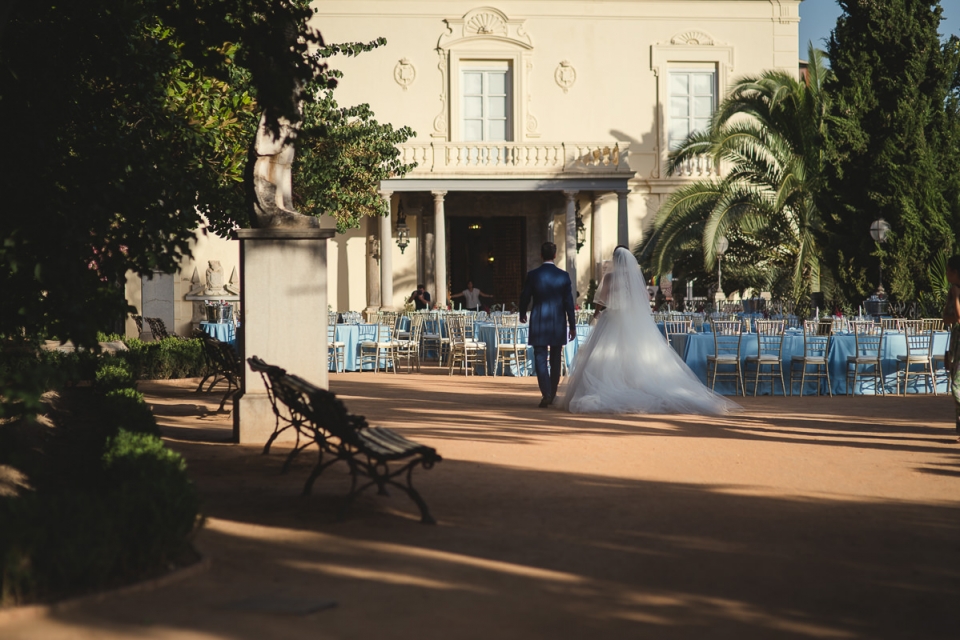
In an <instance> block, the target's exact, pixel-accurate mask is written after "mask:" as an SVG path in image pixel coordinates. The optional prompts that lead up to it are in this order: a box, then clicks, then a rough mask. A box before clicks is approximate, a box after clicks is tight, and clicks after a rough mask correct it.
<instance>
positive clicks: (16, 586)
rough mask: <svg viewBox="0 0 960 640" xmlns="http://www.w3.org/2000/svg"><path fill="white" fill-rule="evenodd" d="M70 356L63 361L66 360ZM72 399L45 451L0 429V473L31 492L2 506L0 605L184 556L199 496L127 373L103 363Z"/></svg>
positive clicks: (111, 361) (156, 568) (116, 579)
mask: <svg viewBox="0 0 960 640" xmlns="http://www.w3.org/2000/svg"><path fill="white" fill-rule="evenodd" d="M68 355H70V354H68ZM92 377H93V379H94V385H93V387H92V388H80V389H73V390H71V391H70V392H69V394H70V398H71V400H72V402H73V406H71V422H70V424H67V425H58V426H57V428H56V429H55V430H54V437H53V438H48V439H45V440H44V441H43V445H42V446H43V451H42V454H41V455H35V456H25V455H22V454H23V453H24V451H25V450H26V449H29V448H30V447H31V446H34V445H35V444H36V443H35V442H34V443H30V442H28V441H26V440H24V441H20V442H18V441H17V440H16V438H15V437H13V436H12V435H11V434H12V431H11V430H10V429H9V425H0V445H3V446H2V447H0V464H10V465H13V466H16V467H17V468H19V469H20V470H21V471H23V472H24V473H26V474H27V476H28V477H29V480H30V484H31V485H32V488H31V489H30V490H25V491H22V492H21V493H20V495H18V496H6V497H0V523H2V526H0V604H9V603H20V602H24V601H36V600H46V599H53V598H57V597H62V596H65V595H70V594H76V593H83V592H85V591H89V590H93V589H97V588H103V587H109V586H113V585H117V584H122V583H125V582H129V581H131V580H136V579H142V578H144V577H147V576H149V575H153V574H158V573H160V572H162V571H164V570H166V569H167V568H168V566H169V565H170V563H171V562H176V561H177V560H179V559H180V558H182V557H184V554H187V553H191V550H190V544H189V541H190V536H191V534H192V532H193V531H194V530H195V529H196V528H197V526H198V525H199V523H200V516H199V510H200V503H199V496H198V494H197V490H196V488H195V487H194V485H193V483H192V482H191V481H190V480H189V478H188V477H187V475H186V464H185V462H184V461H183V458H181V457H180V455H179V454H177V453H175V452H173V451H171V450H169V449H167V448H166V447H165V446H164V444H163V441H162V440H160V438H159V429H158V428H157V423H156V420H155V419H154V417H153V415H152V413H151V412H150V409H149V407H147V405H146V404H145V403H144V401H143V396H142V395H141V394H140V393H139V392H137V391H136V389H134V388H133V386H132V385H134V384H135V381H134V376H133V375H131V370H130V367H129V364H128V363H127V362H126V361H125V360H122V359H120V358H110V357H107V358H104V359H103V360H102V361H101V362H100V365H99V368H98V369H97V370H96V371H95V372H94V373H93V376H92Z"/></svg>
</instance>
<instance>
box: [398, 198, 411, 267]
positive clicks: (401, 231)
mask: <svg viewBox="0 0 960 640" xmlns="http://www.w3.org/2000/svg"><path fill="white" fill-rule="evenodd" d="M409 245H410V227H408V226H407V214H405V213H404V212H403V200H401V201H400V204H399V206H397V246H398V247H400V253H401V254H403V251H404V249H406V248H407V246H409Z"/></svg>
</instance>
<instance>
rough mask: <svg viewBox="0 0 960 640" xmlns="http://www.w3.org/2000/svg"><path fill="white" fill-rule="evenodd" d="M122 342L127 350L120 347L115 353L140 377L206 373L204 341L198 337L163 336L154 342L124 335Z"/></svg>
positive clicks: (200, 374)
mask: <svg viewBox="0 0 960 640" xmlns="http://www.w3.org/2000/svg"><path fill="white" fill-rule="evenodd" d="M124 343H125V344H126V345H127V349H129V351H119V352H117V356H116V357H118V358H122V359H123V360H125V361H126V362H127V364H128V365H129V366H130V371H132V372H133V374H134V376H135V377H136V378H137V379H139V380H167V379H170V378H196V377H202V376H205V375H207V373H209V371H208V367H207V361H206V358H205V356H204V355H203V342H202V341H200V340H199V339H197V338H191V339H189V340H184V339H182V338H164V339H163V340H157V341H156V342H144V341H143V340H139V339H137V338H127V339H126V340H124Z"/></svg>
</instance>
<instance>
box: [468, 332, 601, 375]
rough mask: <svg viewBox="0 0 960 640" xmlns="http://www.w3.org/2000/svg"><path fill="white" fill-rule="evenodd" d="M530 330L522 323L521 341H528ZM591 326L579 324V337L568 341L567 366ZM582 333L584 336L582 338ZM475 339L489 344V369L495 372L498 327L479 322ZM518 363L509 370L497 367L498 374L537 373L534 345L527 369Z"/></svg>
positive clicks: (564, 352)
mask: <svg viewBox="0 0 960 640" xmlns="http://www.w3.org/2000/svg"><path fill="white" fill-rule="evenodd" d="M529 330H530V327H529V325H525V324H524V325H520V329H519V331H518V332H517V334H518V338H519V339H520V341H521V342H526V340H527V335H528V332H529ZM589 332H590V326H589V325H578V330H577V335H578V339H577V340H573V341H571V342H568V343H567V345H566V346H565V347H564V349H563V355H564V359H565V360H566V362H567V367H568V368H569V367H570V366H571V365H572V364H573V359H574V358H575V357H576V355H577V348H578V347H579V346H580V344H581V343H582V341H583V339H585V337H586V335H589ZM581 335H582V336H583V337H582V338H581ZM474 336H475V339H476V340H477V341H479V342H483V343H485V344H486V345H487V370H488V371H489V372H490V374H491V375H492V374H493V369H494V367H495V366H496V364H497V329H496V327H495V326H494V325H493V323H487V322H478V323H476V325H475V328H474ZM517 369H518V368H517V366H516V365H511V366H510V367H509V368H508V370H507V371H504V370H503V367H502V366H501V367H499V368H498V369H497V372H496V374H497V375H500V376H502V375H506V376H518V375H524V376H532V375H536V370H535V369H534V359H533V347H527V367H526V370H525V371H522V372H521V371H518V370H517Z"/></svg>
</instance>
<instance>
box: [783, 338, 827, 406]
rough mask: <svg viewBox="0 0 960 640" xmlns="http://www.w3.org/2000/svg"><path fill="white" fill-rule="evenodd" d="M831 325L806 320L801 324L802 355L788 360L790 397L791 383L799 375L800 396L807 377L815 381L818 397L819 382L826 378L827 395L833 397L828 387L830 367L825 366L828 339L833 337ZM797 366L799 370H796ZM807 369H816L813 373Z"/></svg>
mask: <svg viewBox="0 0 960 640" xmlns="http://www.w3.org/2000/svg"><path fill="white" fill-rule="evenodd" d="M831 329H832V323H831V322H829V321H827V322H824V321H822V320H821V321H820V322H817V321H816V320H807V321H806V322H804V323H803V355H795V356H792V357H791V358H790V395H791V396H792V395H793V383H794V380H795V374H797V373H799V374H800V395H801V396H802V395H803V388H804V385H806V382H807V376H808V375H809V377H810V378H811V379H813V380H816V381H817V395H820V380H822V379H824V378H826V380H827V393H829V394H830V396H831V397H832V396H833V389H831V387H830V367H829V366H827V357H828V356H829V355H830V339H831V338H832V337H833V332H832V331H831ZM796 365H799V367H800V369H799V370H797V369H796ZM808 367H816V369H815V370H814V371H813V373H809V369H808Z"/></svg>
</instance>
